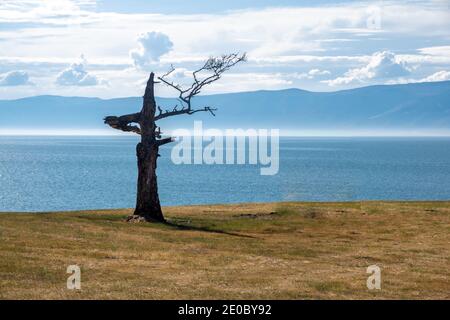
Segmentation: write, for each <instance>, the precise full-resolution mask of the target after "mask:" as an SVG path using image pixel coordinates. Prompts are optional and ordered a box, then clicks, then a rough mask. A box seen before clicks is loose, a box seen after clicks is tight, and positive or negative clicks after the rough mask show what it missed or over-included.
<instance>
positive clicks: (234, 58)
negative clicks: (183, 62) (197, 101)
mask: <svg viewBox="0 0 450 320" xmlns="http://www.w3.org/2000/svg"><path fill="white" fill-rule="evenodd" d="M246 58H247V57H246V54H245V53H244V54H242V55H240V54H239V53H231V54H227V55H222V56H221V57H211V58H209V59H208V60H207V61H206V62H205V64H204V65H203V66H202V67H201V68H199V69H197V70H195V71H194V72H193V73H192V77H193V83H192V84H191V85H190V86H189V87H188V88H187V89H183V88H181V86H180V85H178V84H175V83H174V82H173V81H169V80H167V79H166V78H167V77H168V76H169V75H170V74H172V72H174V71H175V68H174V67H173V65H171V69H170V70H169V71H168V72H166V73H165V74H163V75H162V76H160V77H158V79H159V80H160V81H161V82H162V83H164V84H165V85H167V86H169V87H171V88H173V89H174V90H176V91H178V100H179V101H181V104H182V108H181V110H176V107H177V106H175V108H174V110H172V111H167V110H166V111H165V112H163V111H162V110H161V108H160V107H158V109H159V114H158V115H157V116H156V117H155V120H160V119H164V118H167V117H170V116H176V115H180V114H193V113H196V112H200V111H207V112H210V113H211V114H212V115H213V116H214V115H215V114H214V111H215V110H217V109H213V108H211V107H205V108H202V109H197V110H193V109H192V107H191V99H192V98H194V97H195V96H197V95H198V94H199V93H200V92H201V90H202V89H203V87H205V86H207V85H209V84H211V83H213V82H215V81H217V80H219V79H220V77H221V76H222V74H223V73H224V72H225V71H227V70H229V69H230V68H231V67H233V66H235V65H236V64H238V63H239V62H241V61H245V60H246ZM202 72H203V73H205V72H206V73H209V75H207V76H205V77H204V78H203V79H201V78H200V74H201V73H202Z"/></svg>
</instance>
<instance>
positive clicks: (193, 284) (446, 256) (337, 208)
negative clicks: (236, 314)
mask: <svg viewBox="0 0 450 320" xmlns="http://www.w3.org/2000/svg"><path fill="white" fill-rule="evenodd" d="M164 212H165V215H166V217H167V218H168V220H169V221H170V224H168V225H162V224H153V223H140V224H131V223H125V222H124V219H125V217H126V216H127V215H128V214H130V211H129V210H108V211H84V212H81V211H80V212H61V213H42V214H24V213H2V214H0V298H2V299H93V298H102V299H141V298H143V299H208V298H209V299H316V298H317V299H357V298H361V299H406V298H412V299H431V298H436V299H449V298H450V268H449V266H450V202H352V203H267V204H240V205H211V206H187V207H166V208H164ZM73 264H76V265H78V266H80V268H81V286H82V287H81V290H68V289H67V288H66V279H67V277H68V276H69V274H66V268H67V266H68V265H73ZM374 264H375V265H378V266H379V267H380V268H381V270H382V271H381V281H382V282H381V286H382V287H381V290H368V289H367V286H366V280H367V277H368V276H369V274H366V269H367V267H368V266H369V265H374Z"/></svg>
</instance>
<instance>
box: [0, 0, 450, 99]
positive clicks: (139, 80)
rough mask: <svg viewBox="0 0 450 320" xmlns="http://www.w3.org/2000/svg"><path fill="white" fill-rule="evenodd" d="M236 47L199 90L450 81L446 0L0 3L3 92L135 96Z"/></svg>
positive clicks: (162, 91) (7, 95) (449, 5)
mask: <svg viewBox="0 0 450 320" xmlns="http://www.w3.org/2000/svg"><path fill="white" fill-rule="evenodd" d="M233 51H239V52H247V53H248V62H247V63H245V64H244V65H241V66H239V67H237V68H235V69H234V70H232V71H230V72H229V73H228V74H227V75H225V76H224V77H223V79H221V81H220V82H218V83H217V84H215V85H213V86H211V88H209V89H208V90H206V91H205V92H204V93H218V92H235V91H247V90H259V89H283V88H301V89H306V90H313V91H334V90H341V89H348V88H354V87H360V86H367V85H372V84H396V83H408V82H423V81H442V80H450V1H448V0H445V1H443V0H439V1H437V0H435V1H401V2H399V1H370V2H355V1H333V2H331V1H293V0H281V1H280V0H278V1H270V0H258V1H256V0H240V1H226V2H224V1H221V2H217V1H206V0H199V1H186V0H184V1H181V0H174V1H156V0H150V1H139V0H131V1H118V0H112V1H108V0H98V1H94V0H77V1H75V0H73V1H70V0H47V1H38V0H23V1H22V0H14V1H13V0H3V1H1V2H0V99H11V98H20V97H25V96H32V95H40V94H56V95H66V96H97V97H102V98H111V97H122V96H137V95H141V94H142V91H143V88H144V84H145V80H146V77H147V75H148V72H149V71H155V72H157V73H163V72H165V71H166V70H168V69H169V68H170V65H171V64H173V65H174V66H175V67H176V72H174V73H173V75H172V76H173V79H174V81H175V82H179V83H181V84H182V83H188V82H189V81H190V74H191V72H192V70H194V69H195V68H196V67H198V66H199V65H200V64H201V62H202V61H203V60H204V59H206V58H207V57H209V56H211V55H219V54H221V53H227V52H233ZM157 90H158V94H159V95H162V96H170V95H171V92H170V91H169V90H168V88H164V87H160V88H158V89H157Z"/></svg>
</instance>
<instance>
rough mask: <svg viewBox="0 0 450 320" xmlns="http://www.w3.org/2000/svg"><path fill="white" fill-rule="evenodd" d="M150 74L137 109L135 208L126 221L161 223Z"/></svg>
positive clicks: (162, 218) (156, 146)
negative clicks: (142, 98)
mask: <svg viewBox="0 0 450 320" xmlns="http://www.w3.org/2000/svg"><path fill="white" fill-rule="evenodd" d="M153 78H154V74H153V73H151V74H150V78H149V80H148V82H147V88H146V89H145V95H144V105H143V107H142V110H141V116H140V121H139V124H140V127H141V142H140V143H139V144H138V145H137V147H136V155H137V160H138V182H137V198H136V209H135V210H134V215H133V216H131V217H130V218H129V220H133V219H143V220H146V221H160V222H162V221H164V216H163V214H162V210H161V205H160V202H159V195H158V184H157V179H156V167H157V161H158V156H159V154H158V149H159V144H158V141H157V139H156V137H155V129H156V125H155V109H156V103H155V96H154V90H153V86H154V80H153Z"/></svg>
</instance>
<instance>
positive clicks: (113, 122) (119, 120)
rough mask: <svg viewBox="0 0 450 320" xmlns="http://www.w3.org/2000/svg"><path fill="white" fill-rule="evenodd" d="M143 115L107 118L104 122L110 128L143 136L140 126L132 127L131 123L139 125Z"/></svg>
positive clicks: (133, 114) (134, 114) (135, 114)
mask: <svg viewBox="0 0 450 320" xmlns="http://www.w3.org/2000/svg"><path fill="white" fill-rule="evenodd" d="M140 116H141V113H140V112H138V113H132V114H126V115H124V116H120V117H116V116H108V117H105V118H104V119H103V120H104V122H105V124H107V125H109V126H110V127H112V128H114V129H117V130H122V131H125V132H134V133H137V134H141V129H140V128H139V127H138V126H131V125H130V123H133V122H134V123H138V122H139V119H140Z"/></svg>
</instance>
